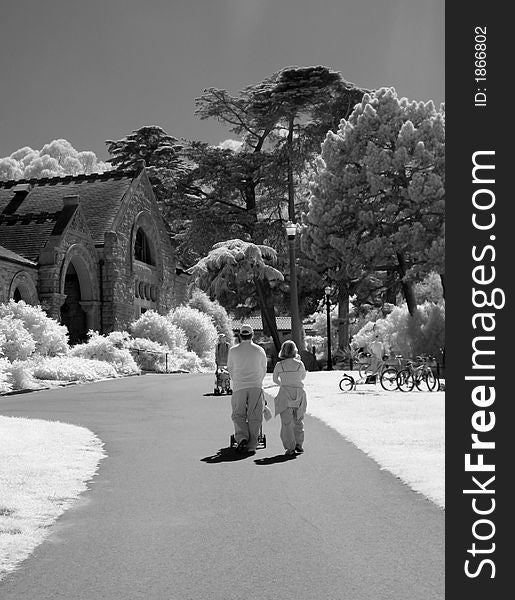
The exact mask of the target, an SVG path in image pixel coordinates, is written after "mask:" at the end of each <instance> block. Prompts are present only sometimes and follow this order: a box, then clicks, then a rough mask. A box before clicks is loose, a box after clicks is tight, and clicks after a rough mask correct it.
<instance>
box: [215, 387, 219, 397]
mask: <svg viewBox="0 0 515 600" xmlns="http://www.w3.org/2000/svg"><path fill="white" fill-rule="evenodd" d="M219 395H220V391H219V389H218V388H215V396H219Z"/></svg>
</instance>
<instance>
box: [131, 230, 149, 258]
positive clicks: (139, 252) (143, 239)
mask: <svg viewBox="0 0 515 600" xmlns="http://www.w3.org/2000/svg"><path fill="white" fill-rule="evenodd" d="M134 257H135V258H136V260H139V261H141V262H144V263H147V265H153V264H154V260H153V258H152V250H151V248H150V243H149V241H148V238H147V236H146V235H145V232H144V231H143V229H141V228H139V229H138V231H137V232H136V241H135V244H134Z"/></svg>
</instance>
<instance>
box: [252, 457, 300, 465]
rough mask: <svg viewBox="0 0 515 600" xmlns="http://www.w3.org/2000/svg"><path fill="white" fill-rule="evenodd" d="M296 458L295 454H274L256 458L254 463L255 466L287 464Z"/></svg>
mask: <svg viewBox="0 0 515 600" xmlns="http://www.w3.org/2000/svg"><path fill="white" fill-rule="evenodd" d="M295 458H297V455H296V454H292V455H288V454H276V455H275V456H267V457H266V458H258V459H257V460H255V461H254V462H255V463H256V465H275V464H277V463H282V462H288V461H289V460H294V459H295Z"/></svg>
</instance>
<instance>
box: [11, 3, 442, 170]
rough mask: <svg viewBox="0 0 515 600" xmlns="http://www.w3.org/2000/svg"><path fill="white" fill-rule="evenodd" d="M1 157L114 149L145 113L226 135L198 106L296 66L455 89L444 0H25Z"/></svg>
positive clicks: (172, 127)
mask: <svg viewBox="0 0 515 600" xmlns="http://www.w3.org/2000/svg"><path fill="white" fill-rule="evenodd" d="M0 55H1V56H2V57H3V61H2V76H1V79H0V157H4V156H8V155H10V154H11V153H12V152H14V151H15V150H17V149H19V148H21V147H24V146H30V147H32V148H34V149H36V150H39V149H40V148H41V147H42V146H43V145H44V144H46V143H49V142H51V141H52V140H54V139H58V138H64V139H66V140H68V141H69V142H70V143H71V144H72V145H73V146H74V147H75V149H77V150H79V151H83V150H92V151H94V152H95V153H96V154H97V156H98V157H99V158H100V159H102V160H105V159H107V158H108V156H109V155H108V153H107V151H106V146H105V140H108V139H120V138H122V137H124V136H126V135H127V134H129V133H130V132H131V131H133V130H135V129H138V128H139V127H142V126H143V125H159V126H161V127H162V128H163V129H164V130H165V131H166V132H167V133H169V134H170V135H173V136H175V137H177V138H187V139H196V140H203V141H206V142H208V143H211V144H218V143H220V142H222V141H223V140H225V139H228V138H231V137H233V135H232V134H231V133H230V132H229V131H228V130H227V129H226V128H224V127H223V126H222V125H220V124H218V123H217V122H216V121H201V120H200V119H198V117H196V116H195V98H197V97H199V96H200V95H201V94H202V91H203V90H204V89H206V88H209V87H215V88H220V89H226V90H228V91H230V92H231V93H234V94H236V93H237V92H238V91H239V90H241V89H243V88H244V87H246V86H247V85H251V84H254V83H258V82H260V81H262V80H263V79H264V78H266V77H268V76H269V75H271V74H272V73H274V72H275V71H277V70H279V69H281V68H283V67H287V66H294V65H297V66H309V65H324V66H327V67H330V68H331V69H334V70H336V71H339V72H340V73H341V74H342V75H343V77H344V79H346V80H347V81H350V82H353V83H355V84H357V85H359V86H360V87H365V88H368V89H377V88H379V87H381V86H393V87H395V89H396V90H397V93H398V94H399V95H400V96H407V97H408V98H409V99H412V100H424V101H425V100H429V99H432V100H434V101H435V102H436V104H437V105H438V104H439V103H440V102H443V101H444V0H145V1H144V2H142V1H141V0H87V1H85V0H44V1H42V0H16V1H11V2H4V3H3V6H2V12H1V18H0Z"/></svg>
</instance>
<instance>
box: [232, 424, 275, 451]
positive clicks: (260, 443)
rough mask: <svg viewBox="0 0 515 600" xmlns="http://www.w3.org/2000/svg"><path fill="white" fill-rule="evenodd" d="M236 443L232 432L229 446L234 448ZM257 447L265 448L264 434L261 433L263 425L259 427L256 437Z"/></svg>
mask: <svg viewBox="0 0 515 600" xmlns="http://www.w3.org/2000/svg"><path fill="white" fill-rule="evenodd" d="M237 445H238V444H237V443H236V439H235V438H234V433H233V434H232V435H231V441H230V447H231V448H235V447H236V446H237ZM257 447H258V448H266V435H265V434H264V433H263V427H260V428H259V434H258V439H257Z"/></svg>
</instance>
